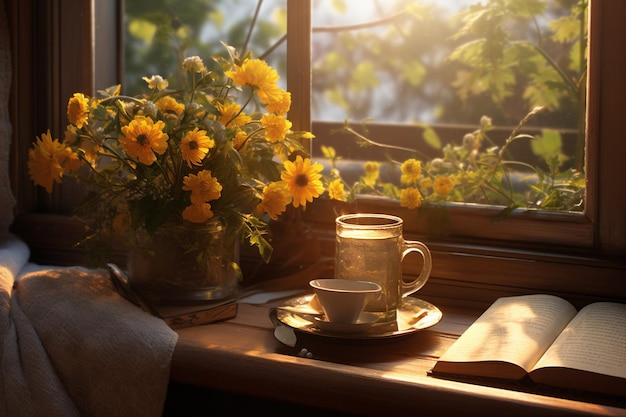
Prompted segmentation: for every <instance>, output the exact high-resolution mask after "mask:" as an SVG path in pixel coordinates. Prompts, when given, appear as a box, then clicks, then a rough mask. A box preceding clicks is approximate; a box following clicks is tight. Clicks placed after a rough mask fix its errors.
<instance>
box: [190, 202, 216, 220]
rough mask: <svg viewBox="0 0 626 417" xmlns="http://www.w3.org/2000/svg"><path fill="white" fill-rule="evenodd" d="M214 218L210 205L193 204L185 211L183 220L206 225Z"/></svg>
mask: <svg viewBox="0 0 626 417" xmlns="http://www.w3.org/2000/svg"><path fill="white" fill-rule="evenodd" d="M211 217H213V211H211V205H210V204H209V203H201V204H192V205H190V206H187V207H185V209H184V210H183V219H185V220H187V221H190V222H192V223H204V222H205V221H207V220H209V219H210V218H211Z"/></svg>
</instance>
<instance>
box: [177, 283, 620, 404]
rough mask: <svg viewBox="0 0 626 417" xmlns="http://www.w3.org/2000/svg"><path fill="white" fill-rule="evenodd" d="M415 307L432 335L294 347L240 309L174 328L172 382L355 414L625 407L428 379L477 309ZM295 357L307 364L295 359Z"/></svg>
mask: <svg viewBox="0 0 626 417" xmlns="http://www.w3.org/2000/svg"><path fill="white" fill-rule="evenodd" d="M420 298H423V299H425V300H427V301H430V302H432V303H434V304H435V305H437V306H438V307H439V308H440V309H441V310H442V311H443V319H442V321H441V322H440V323H439V324H437V325H436V326H434V327H432V328H430V329H427V330H424V331H421V332H417V333H415V334H412V335H409V336H406V337H401V338H394V339H389V340H382V341H381V340H379V341H372V342H367V343H363V342H354V341H345V340H343V341H341V340H336V339H326V338H320V337H313V336H310V335H308V336H307V335H301V334H298V343H297V345H296V346H295V347H293V348H292V347H288V346H285V345H283V344H282V343H280V342H279V341H278V340H277V339H275V337H274V335H273V330H274V327H273V325H272V322H271V321H270V319H269V315H268V310H269V307H271V306H272V305H275V304H278V302H274V303H273V304H272V303H270V304H266V305H251V304H243V303H240V305H239V312H238V316H237V317H236V318H235V319H232V320H228V321H225V322H220V323H215V324H211V325H207V326H199V327H192V328H186V329H181V330H179V331H178V334H179V342H178V346H177V348H176V351H175V354H174V359H173V362H172V370H171V380H172V382H174V383H180V384H186V385H193V386H198V387H204V388H208V389H212V390H221V391H228V392H232V393H235V394H237V395H242V396H244V397H245V396H249V397H255V398H264V399H267V400H271V401H281V402H287V403H292V404H296V405H300V406H302V407H317V408H321V409H323V410H329V411H333V412H338V413H349V414H354V415H372V416H375V415H402V414H401V413H407V412H410V413H411V414H416V413H419V415H428V416H435V415H442V416H449V415H480V416H483V415H491V414H492V413H493V411H494V410H497V412H498V414H499V415H510V416H512V415H533V416H539V415H550V416H555V415H568V416H571V415H606V416H608V415H624V416H626V400H624V401H623V402H621V401H618V402H617V403H616V402H615V401H613V402H607V400H606V399H604V400H602V399H600V398H597V397H588V396H584V395H580V394H579V395H574V396H572V394H568V395H563V393H561V394H560V395H559V397H556V396H547V395H544V394H545V392H543V393H542V392H535V393H533V392H528V391H526V392H522V391H519V390H512V389H506V388H503V387H493V386H492V387H488V386H481V385H475V384H468V383H462V382H457V381H450V380H443V379H437V378H434V377H431V376H429V375H428V371H429V370H430V369H431V368H432V366H433V365H434V363H435V361H436V360H437V358H438V357H439V356H440V355H441V354H442V353H443V352H444V351H445V350H446V349H447V348H448V347H449V346H450V345H451V344H452V343H453V342H454V340H456V338H457V337H458V336H459V335H460V334H461V333H462V332H463V331H464V330H465V329H466V328H467V327H468V326H469V325H470V323H472V322H473V320H475V319H476V318H477V317H478V316H479V315H480V313H481V310H478V309H475V308H474V309H472V308H469V307H455V306H453V305H448V304H446V300H444V299H433V298H429V297H428V293H427V292H424V293H422V292H420ZM302 348H306V349H307V350H308V351H310V352H311V353H312V354H313V357H312V358H305V357H301V356H299V355H298V354H299V352H300V351H301V349H302Z"/></svg>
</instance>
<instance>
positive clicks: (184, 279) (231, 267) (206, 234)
mask: <svg viewBox="0 0 626 417" xmlns="http://www.w3.org/2000/svg"><path fill="white" fill-rule="evenodd" d="M237 249H238V246H237V244H236V242H235V241H233V240H232V239H227V236H226V235H225V232H224V228H223V227H222V226H221V225H219V224H212V225H210V226H206V227H198V226H197V225H190V224H186V223H182V222H179V223H169V224H165V225H162V226H161V227H159V229H158V230H157V231H156V232H154V233H153V234H152V235H151V236H145V237H142V238H140V239H137V242H136V244H135V245H134V247H133V248H132V249H131V250H130V252H129V253H128V258H127V272H128V279H129V282H130V284H131V285H132V286H133V288H134V289H135V290H137V291H139V292H141V293H142V294H143V295H144V296H145V297H146V298H148V299H149V300H150V301H152V302H153V303H157V304H173V305H181V304H197V303H204V302H210V301H216V300H223V299H226V298H229V297H231V296H233V295H234V294H235V293H236V291H237V282H238V274H239V267H238V264H237V261H238V259H237V258H238V253H237Z"/></svg>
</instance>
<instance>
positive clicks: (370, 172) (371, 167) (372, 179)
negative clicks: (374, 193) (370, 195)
mask: <svg viewBox="0 0 626 417" xmlns="http://www.w3.org/2000/svg"><path fill="white" fill-rule="evenodd" d="M379 173H380V164H379V163H378V162H372V161H368V162H366V163H365V178H364V181H365V183H366V184H367V185H374V184H375V183H376V180H377V179H378V175H379Z"/></svg>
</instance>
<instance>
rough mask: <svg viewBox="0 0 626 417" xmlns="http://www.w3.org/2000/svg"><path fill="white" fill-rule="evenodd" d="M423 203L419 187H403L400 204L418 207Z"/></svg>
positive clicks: (407, 206) (411, 207) (410, 207)
mask: <svg viewBox="0 0 626 417" xmlns="http://www.w3.org/2000/svg"><path fill="white" fill-rule="evenodd" d="M421 205H422V195H421V194H420V191H419V190H418V189H417V188H414V187H409V188H403V189H402V190H401V191H400V206H402V207H406V208H409V209H414V208H418V207H420V206H421Z"/></svg>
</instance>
